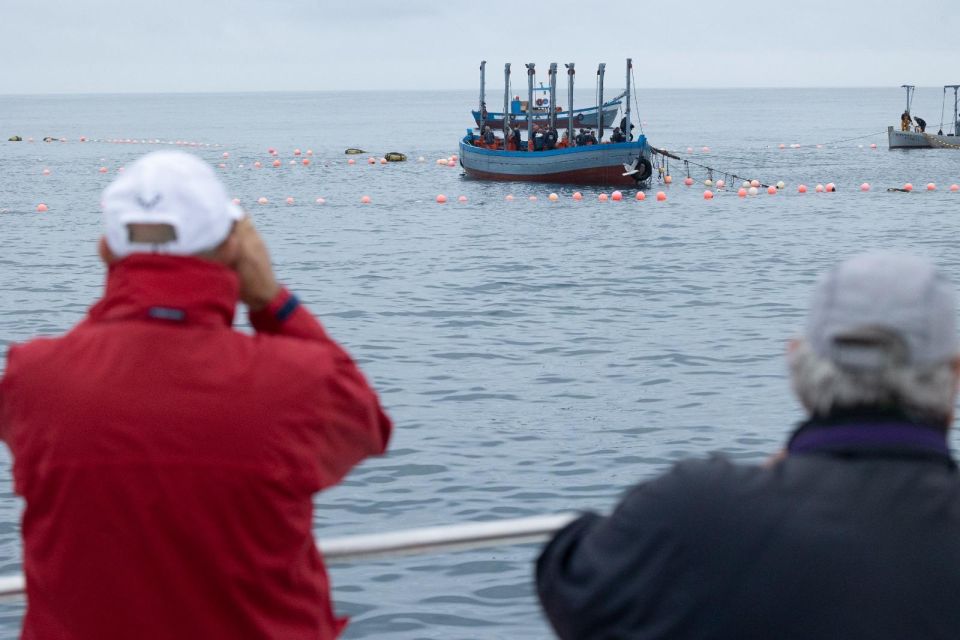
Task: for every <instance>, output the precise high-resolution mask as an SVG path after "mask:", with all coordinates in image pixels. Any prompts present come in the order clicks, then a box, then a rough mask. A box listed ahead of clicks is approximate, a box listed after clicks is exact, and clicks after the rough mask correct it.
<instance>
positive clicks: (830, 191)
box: [827, 182, 837, 193]
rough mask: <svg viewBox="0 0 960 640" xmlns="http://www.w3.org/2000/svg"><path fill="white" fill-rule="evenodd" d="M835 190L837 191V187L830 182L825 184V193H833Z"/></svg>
mask: <svg viewBox="0 0 960 640" xmlns="http://www.w3.org/2000/svg"><path fill="white" fill-rule="evenodd" d="M836 190H837V185H835V184H833V183H832V182H828V183H827V191H828V192H829V193H833V192H834V191H836Z"/></svg>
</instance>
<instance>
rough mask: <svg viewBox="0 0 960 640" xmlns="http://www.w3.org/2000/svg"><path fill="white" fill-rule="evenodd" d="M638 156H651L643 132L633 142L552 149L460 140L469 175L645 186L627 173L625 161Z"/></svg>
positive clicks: (583, 183)
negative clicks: (516, 148)
mask: <svg viewBox="0 0 960 640" xmlns="http://www.w3.org/2000/svg"><path fill="white" fill-rule="evenodd" d="M638 157H643V158H646V159H647V161H649V160H650V147H649V146H648V145H647V141H646V138H645V137H644V136H640V137H639V138H638V139H637V140H636V141H634V142H621V143H617V144H598V145H589V146H585V147H572V148H568V149H554V150H552V151H502V150H492V149H484V148H481V147H475V146H473V145H471V144H470V143H469V142H468V141H467V138H464V139H463V140H461V141H460V165H461V166H462V167H463V170H464V172H465V173H466V174H467V176H468V177H470V178H475V179H478V180H500V181H513V182H551V183H558V184H582V185H603V186H624V187H635V186H643V182H638V181H637V180H636V179H635V178H634V176H632V175H628V176H625V175H623V174H624V164H627V165H632V164H633V163H634V162H635V161H636V160H637V158H638Z"/></svg>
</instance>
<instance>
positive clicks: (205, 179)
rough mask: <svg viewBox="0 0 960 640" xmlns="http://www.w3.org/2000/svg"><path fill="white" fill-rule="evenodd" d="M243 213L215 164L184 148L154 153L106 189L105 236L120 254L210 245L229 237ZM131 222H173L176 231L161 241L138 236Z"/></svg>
mask: <svg viewBox="0 0 960 640" xmlns="http://www.w3.org/2000/svg"><path fill="white" fill-rule="evenodd" d="M242 217H243V211H241V209H240V208H239V207H238V206H236V205H235V204H233V202H231V201H230V198H228V197H227V191H226V189H225V188H224V186H223V183H222V182H220V179H219V178H218V177H217V176H216V174H215V173H214V170H213V168H212V167H211V166H210V165H209V164H207V163H206V162H204V161H203V160H201V159H200V158H198V157H197V156H194V155H191V154H189V153H184V152H183V151H154V152H153V153H148V154H147V155H145V156H143V157H142V158H140V159H139V160H137V161H136V162H134V163H133V164H132V165H131V166H130V167H128V168H127V170H126V171H125V172H124V173H123V174H122V175H121V176H120V177H118V178H117V179H116V180H114V181H113V182H112V183H110V185H109V186H108V187H107V188H106V189H105V190H104V192H103V220H104V236H105V237H106V240H107V246H108V247H110V251H111V252H112V253H113V254H114V255H116V256H117V257H124V256H127V255H130V254H131V253H166V254H171V255H181V256H187V255H193V254H196V253H200V252H202V251H207V250H209V249H213V248H214V247H216V246H217V245H219V244H220V243H221V242H223V241H224V240H225V239H226V238H227V236H228V235H229V234H230V230H231V229H232V228H233V223H234V222H236V221H237V220H240V219H241V218H242ZM131 224H168V225H170V226H171V227H172V228H173V231H174V235H175V237H174V239H173V240H170V241H168V242H160V243H152V242H150V243H148V242H133V241H132V240H131V239H130V230H129V225H131Z"/></svg>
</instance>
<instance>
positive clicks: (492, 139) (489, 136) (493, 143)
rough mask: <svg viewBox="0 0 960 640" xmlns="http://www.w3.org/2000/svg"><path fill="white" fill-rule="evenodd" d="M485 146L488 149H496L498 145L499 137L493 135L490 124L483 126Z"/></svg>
mask: <svg viewBox="0 0 960 640" xmlns="http://www.w3.org/2000/svg"><path fill="white" fill-rule="evenodd" d="M483 146H485V147H486V148H488V149H496V147H497V137H496V136H495V135H493V130H492V129H490V126H489V125H488V126H486V127H484V128H483Z"/></svg>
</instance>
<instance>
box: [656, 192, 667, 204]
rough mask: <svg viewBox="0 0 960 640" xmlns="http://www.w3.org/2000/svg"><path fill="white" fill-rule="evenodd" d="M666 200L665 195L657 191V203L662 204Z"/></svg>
mask: <svg viewBox="0 0 960 640" xmlns="http://www.w3.org/2000/svg"><path fill="white" fill-rule="evenodd" d="M666 199H667V194H665V193H664V192H663V191H657V202H663V201H664V200H666Z"/></svg>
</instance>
